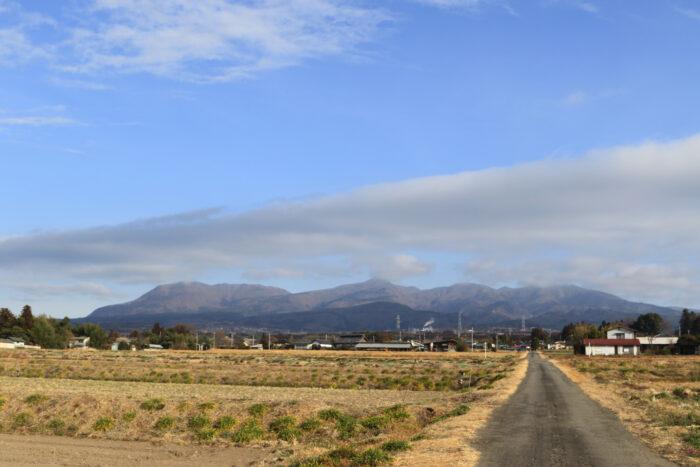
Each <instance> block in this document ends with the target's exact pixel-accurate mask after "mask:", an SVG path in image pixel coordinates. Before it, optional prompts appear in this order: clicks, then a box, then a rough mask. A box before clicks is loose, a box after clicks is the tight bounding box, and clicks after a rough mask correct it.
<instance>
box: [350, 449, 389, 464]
mask: <svg viewBox="0 0 700 467" xmlns="http://www.w3.org/2000/svg"><path fill="white" fill-rule="evenodd" d="M390 461H391V457H389V454H387V453H386V452H384V451H382V450H381V449H377V448H371V449H367V450H366V451H363V452H362V453H361V454H359V455H358V456H357V457H355V459H353V461H352V464H351V465H354V466H355V465H357V466H361V465H380V464H386V463H388V462H390Z"/></svg>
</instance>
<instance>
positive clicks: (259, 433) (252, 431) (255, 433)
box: [229, 418, 265, 443]
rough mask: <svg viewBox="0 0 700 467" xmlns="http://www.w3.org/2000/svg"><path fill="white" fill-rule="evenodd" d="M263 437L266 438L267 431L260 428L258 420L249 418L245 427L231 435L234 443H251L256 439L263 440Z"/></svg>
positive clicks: (244, 423)
mask: <svg viewBox="0 0 700 467" xmlns="http://www.w3.org/2000/svg"><path fill="white" fill-rule="evenodd" d="M263 436H265V430H264V429H263V428H262V427H261V426H260V423H259V422H258V420H257V419H255V418H249V419H248V420H246V421H245V422H243V426H241V427H240V428H239V429H238V430H237V431H235V432H233V433H231V436H230V437H229V438H230V439H231V441H233V442H234V443H249V442H251V441H253V440H256V439H262V437H263Z"/></svg>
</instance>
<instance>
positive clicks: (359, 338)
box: [333, 334, 367, 350]
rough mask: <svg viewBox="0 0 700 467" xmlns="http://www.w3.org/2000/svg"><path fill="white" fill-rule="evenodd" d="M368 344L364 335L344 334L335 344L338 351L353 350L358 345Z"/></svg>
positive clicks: (334, 346)
mask: <svg viewBox="0 0 700 467" xmlns="http://www.w3.org/2000/svg"><path fill="white" fill-rule="evenodd" d="M364 342H367V339H365V335H364V334H343V335H341V336H340V337H338V339H336V340H335V342H333V348H334V349H336V350H352V349H354V348H355V346H356V345H357V344H361V343H364Z"/></svg>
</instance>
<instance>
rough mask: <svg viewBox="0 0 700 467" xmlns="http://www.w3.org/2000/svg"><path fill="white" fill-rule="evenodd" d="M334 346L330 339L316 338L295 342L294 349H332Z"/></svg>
mask: <svg viewBox="0 0 700 467" xmlns="http://www.w3.org/2000/svg"><path fill="white" fill-rule="evenodd" d="M332 348H333V343H332V342H331V341H329V340H328V339H314V340H311V341H301V342H297V343H295V344H294V350H330V349H332Z"/></svg>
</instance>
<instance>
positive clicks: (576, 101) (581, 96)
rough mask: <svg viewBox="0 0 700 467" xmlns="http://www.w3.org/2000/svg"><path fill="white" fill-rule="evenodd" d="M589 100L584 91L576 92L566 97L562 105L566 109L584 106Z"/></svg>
mask: <svg viewBox="0 0 700 467" xmlns="http://www.w3.org/2000/svg"><path fill="white" fill-rule="evenodd" d="M587 100H588V95H587V94H586V93H585V92H583V91H574V92H572V93H571V94H569V95H568V96H566V97H565V98H564V99H563V100H562V101H561V103H562V105H564V106H566V107H573V106H577V105H581V104H584V103H585V102H586V101H587Z"/></svg>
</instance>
